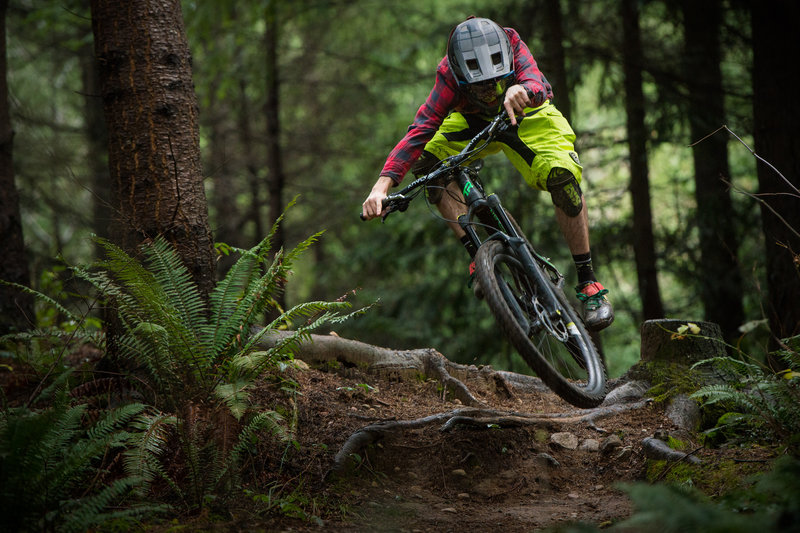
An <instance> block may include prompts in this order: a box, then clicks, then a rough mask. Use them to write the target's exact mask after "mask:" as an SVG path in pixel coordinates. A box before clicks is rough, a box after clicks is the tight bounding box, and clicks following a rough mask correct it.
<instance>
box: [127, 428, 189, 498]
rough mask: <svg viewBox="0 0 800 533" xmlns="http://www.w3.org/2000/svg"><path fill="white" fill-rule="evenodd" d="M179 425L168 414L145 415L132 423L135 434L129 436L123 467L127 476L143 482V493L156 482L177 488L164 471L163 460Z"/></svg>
mask: <svg viewBox="0 0 800 533" xmlns="http://www.w3.org/2000/svg"><path fill="white" fill-rule="evenodd" d="M176 423H177V420H176V418H175V416H174V415H168V414H165V413H156V414H151V413H143V414H141V415H140V416H139V417H137V419H136V420H135V421H134V422H133V423H132V427H133V428H134V429H135V430H136V431H133V432H131V433H130V434H129V435H128V442H127V444H128V447H127V449H126V450H125V452H124V458H123V465H124V468H125V472H126V473H127V474H128V475H130V476H134V477H137V478H140V479H141V480H142V484H141V489H140V491H141V492H142V493H143V492H144V490H146V489H147V487H148V486H149V485H150V483H152V482H153V481H154V480H155V479H157V478H161V479H164V480H165V481H168V482H170V484H171V485H172V486H173V488H174V485H175V484H174V482H172V480H170V479H169V476H168V475H167V474H166V472H165V471H164V468H163V466H162V465H161V463H160V458H161V457H162V456H163V454H164V452H165V451H166V449H167V443H168V440H169V437H170V435H171V434H172V430H173V429H174V427H175V425H176Z"/></svg>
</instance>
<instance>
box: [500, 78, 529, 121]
mask: <svg viewBox="0 0 800 533" xmlns="http://www.w3.org/2000/svg"><path fill="white" fill-rule="evenodd" d="M530 104H531V99H530V98H529V97H528V92H527V91H526V90H525V87H523V86H522V85H519V84H518V85H512V86H511V87H509V88H508V90H507V91H506V98H505V100H504V101H503V107H505V108H506V112H507V113H508V117H509V118H510V119H511V125H512V126H516V125H517V115H521V114H522V112H523V111H524V110H525V108H526V107H528V106H529V105H530Z"/></svg>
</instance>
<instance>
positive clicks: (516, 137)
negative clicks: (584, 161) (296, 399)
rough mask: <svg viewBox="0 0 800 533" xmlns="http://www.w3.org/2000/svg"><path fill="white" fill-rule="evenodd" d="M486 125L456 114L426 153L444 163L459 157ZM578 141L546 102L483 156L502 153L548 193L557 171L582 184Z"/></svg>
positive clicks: (446, 121) (531, 182) (530, 110)
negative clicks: (549, 180) (552, 174)
mask: <svg viewBox="0 0 800 533" xmlns="http://www.w3.org/2000/svg"><path fill="white" fill-rule="evenodd" d="M486 124H487V122H486V120H485V119H483V118H480V117H478V116H477V115H462V114H461V113H458V112H456V111H454V112H452V113H450V114H449V115H448V116H447V117H446V118H445V119H444V122H442V125H441V126H440V127H439V130H438V131H437V132H436V134H435V135H434V136H433V138H432V139H431V140H430V141H428V144H426V145H425V151H426V152H429V153H430V154H431V155H433V156H434V157H435V158H436V159H440V160H441V159H444V158H445V157H448V156H451V155H454V154H457V153H458V152H460V151H461V150H462V149H463V148H464V146H466V144H467V142H469V140H470V139H472V137H474V136H475V134H476V133H478V132H479V131H480V130H481V129H483V128H484V127H485V126H486ZM574 142H575V132H573V131H572V128H571V127H570V125H569V122H567V119H565V118H564V116H563V115H562V114H561V112H560V111H559V110H558V109H556V107H555V106H554V105H552V104H550V103H549V102H545V103H544V104H543V105H541V106H539V107H537V108H526V109H525V118H524V119H523V120H522V121H521V122H520V123H519V127H518V128H510V129H508V130H506V131H505V132H503V133H501V134H500V135H498V136H497V137H496V138H495V140H494V141H493V142H492V143H490V144H489V146H487V147H486V148H485V149H484V150H483V151H482V152H481V153H480V155H479V157H486V156H487V155H491V154H496V153H498V152H500V151H501V150H502V152H503V153H504V154H506V157H508V159H509V160H510V161H511V163H512V164H513V165H514V167H515V168H516V169H517V170H518V171H519V172H520V174H522V176H523V177H524V178H525V181H527V182H528V185H530V186H531V187H534V188H536V189H540V190H543V191H545V190H547V176H548V174H550V170H552V169H553V168H558V167H560V168H565V169H567V170H569V171H570V172H572V174H573V175H574V176H575V179H577V180H578V183H580V181H581V173H582V171H583V167H582V166H581V164H580V162H579V160H578V154H577V153H576V152H575V147H574V144H573V143H574Z"/></svg>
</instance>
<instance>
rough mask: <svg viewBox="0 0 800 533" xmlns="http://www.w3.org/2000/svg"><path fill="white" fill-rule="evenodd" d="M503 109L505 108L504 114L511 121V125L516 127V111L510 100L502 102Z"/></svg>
mask: <svg viewBox="0 0 800 533" xmlns="http://www.w3.org/2000/svg"><path fill="white" fill-rule="evenodd" d="M503 107H505V108H506V113H507V114H508V118H509V119H510V120H511V125H512V126H516V125H517V116H516V115H517V111H516V109H514V104H513V103H512V102H511V100H510V99H506V101H505V102H503Z"/></svg>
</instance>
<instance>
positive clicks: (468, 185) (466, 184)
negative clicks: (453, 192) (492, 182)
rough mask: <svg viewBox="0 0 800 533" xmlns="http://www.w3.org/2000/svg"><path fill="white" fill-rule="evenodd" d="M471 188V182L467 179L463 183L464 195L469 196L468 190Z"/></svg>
mask: <svg viewBox="0 0 800 533" xmlns="http://www.w3.org/2000/svg"><path fill="white" fill-rule="evenodd" d="M471 190H472V182H470V181H468V182H467V183H465V184H464V196H469V193H470V191H471Z"/></svg>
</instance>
